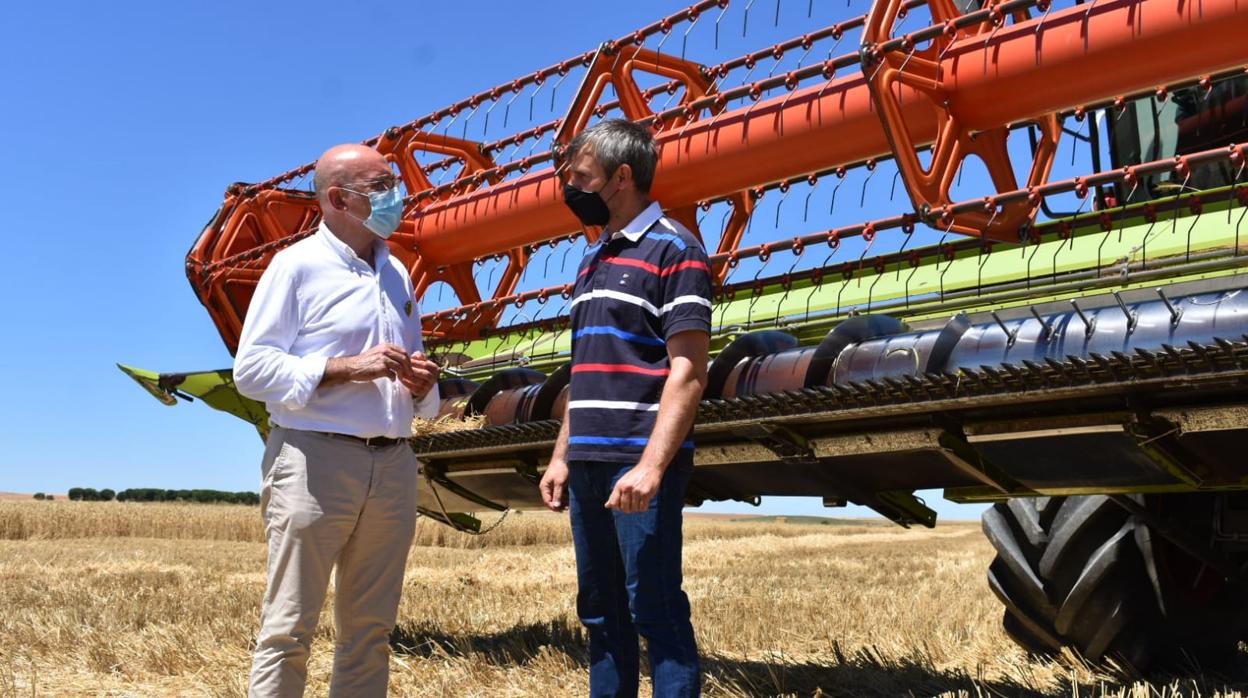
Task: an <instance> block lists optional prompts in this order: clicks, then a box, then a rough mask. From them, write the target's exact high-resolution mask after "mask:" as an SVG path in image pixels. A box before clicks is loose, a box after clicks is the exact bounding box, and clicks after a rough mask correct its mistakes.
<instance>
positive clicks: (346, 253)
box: [316, 221, 390, 269]
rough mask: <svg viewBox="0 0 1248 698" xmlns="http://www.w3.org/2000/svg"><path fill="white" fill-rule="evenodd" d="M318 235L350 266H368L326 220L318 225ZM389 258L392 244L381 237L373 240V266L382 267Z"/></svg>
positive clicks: (375, 267)
mask: <svg viewBox="0 0 1248 698" xmlns="http://www.w3.org/2000/svg"><path fill="white" fill-rule="evenodd" d="M316 235H317V237H319V238H320V239H321V241H322V242H324V243H325V245H326V246H328V247H329V249H330V250H331V251H333V253H334V254H335V255H337V256H338V258H339V259H341V260H342V261H343V262H344V263H345V264H346V265H347V266H348V267H352V266H362V267H365V268H368V262H365V261H364V260H363V259H360V256H359V255H358V254H356V253H355V250H353V249H351V246H350V245H348V244H347V243H345V242H343V241H342V240H341V239H340V238H339V237H338V236H337V235H334V233H333V231H331V230H330V229H329V226H327V225H325V221H321V224H320V225H319V226H318V227H317V230H316ZM389 258H390V246H389V245H387V244H386V243H385V242H383V241H382V240H381V239H380V238H377V239H375V240H373V268H374V269H380V268H381V267H382V265H383V264H385V263H386V260H388V259H389Z"/></svg>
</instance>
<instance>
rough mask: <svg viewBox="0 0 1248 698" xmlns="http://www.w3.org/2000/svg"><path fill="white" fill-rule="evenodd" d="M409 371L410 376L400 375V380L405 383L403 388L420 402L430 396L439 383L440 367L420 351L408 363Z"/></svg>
mask: <svg viewBox="0 0 1248 698" xmlns="http://www.w3.org/2000/svg"><path fill="white" fill-rule="evenodd" d="M408 369H409V371H408V374H407V375H406V376H404V375H400V376H399V380H401V381H403V386H404V387H405V388H407V391H408V392H409V393H411V394H412V397H414V398H416V399H417V400H419V399H421V398H423V397H425V395H427V394H429V391H430V390H432V389H433V386H434V384H435V383H437V382H438V365H437V364H436V363H434V362H432V361H430V360H429V359H428V357H426V356H425V354H424V352H420V351H418V352H416V353H415V354H412V356H411V359H410V360H409V361H408Z"/></svg>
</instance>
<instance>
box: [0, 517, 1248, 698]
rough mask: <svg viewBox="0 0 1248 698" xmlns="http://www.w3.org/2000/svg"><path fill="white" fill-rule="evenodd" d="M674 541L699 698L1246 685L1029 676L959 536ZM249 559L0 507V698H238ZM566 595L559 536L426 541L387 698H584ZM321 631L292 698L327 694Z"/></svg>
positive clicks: (1070, 661) (512, 532)
mask: <svg viewBox="0 0 1248 698" xmlns="http://www.w3.org/2000/svg"><path fill="white" fill-rule="evenodd" d="M686 531H687V539H688V540H687V544H686V552H685V570H686V589H687V590H688V592H689V595H690V597H691V599H692V602H693V608H694V622H695V624H696V626H697V629H698V640H699V643H700V645H701V649H702V653H703V657H704V671H705V675H706V678H705V688H706V694H707V695H708V696H788V695H793V696H810V695H826V696H929V695H951V696H983V695H1001V696H1132V697H1135V696H1140V697H1143V696H1164V697H1169V696H1240V695H1244V694H1242V693H1241V691H1244V690H1245V687H1246V686H1248V682H1246V681H1244V679H1243V678H1242V677H1243V676H1244V674H1245V671H1244V667H1245V665H1248V661H1246V660H1245V658H1244V657H1245V655H1248V653H1241V659H1240V662H1239V664H1238V665H1237V666H1236V667H1234V668H1233V670H1234V671H1235V674H1234V675H1231V676H1215V675H1201V674H1199V673H1196V672H1193V675H1189V676H1180V677H1164V678H1156V677H1155V678H1154V679H1153V682H1152V683H1145V682H1142V681H1131V680H1127V681H1126V682H1125V683H1124V682H1122V681H1120V680H1115V679H1113V678H1111V675H1110V674H1109V673H1108V672H1107V671H1106V670H1105V669H1104V668H1103V667H1099V668H1098V667H1090V666H1087V665H1085V664H1083V663H1082V662H1080V661H1079V660H1078V658H1075V657H1064V658H1060V659H1058V660H1057V661H1051V660H1041V659H1037V658H1029V657H1027V656H1026V655H1024V654H1023V653H1021V652H1020V651H1019V650H1017V649H1016V648H1015V647H1014V646H1013V645H1012V644H1011V643H1010V642H1009V641H1008V640H1007V639H1006V637H1005V636H1004V635H1003V634H1002V633H1001V632H1000V630H999V629H998V617H999V613H1000V611H999V609H998V606H997V604H996V602H995V600H994V599H993V598H992V597H991V593H990V592H989V591H988V590H987V586H986V584H985V582H984V570H985V569H986V567H987V565H988V562H989V560H990V559H991V551H990V548H989V546H988V544H987V543H986V542H985V541H984V539H983V537H982V535H981V534H980V532H979V527H978V525H977V524H975V523H951V524H942V525H941V526H940V527H938V528H937V529H935V530H934V531H905V530H902V529H899V528H896V527H891V526H886V525H879V524H870V523H838V524H835V525H807V524H797V523H776V522H749V521H743V522H735V521H725V520H721V519H708V518H690V519H689V521H688V522H687V525H686ZM261 540H262V532H261V527H260V522H259V511H258V509H256V508H253V507H244V506H234V505H220V506H213V505H175V504H121V503H116V502H107V503H78V502H61V501H58V502H12V501H8V502H0V697H3V696H165V695H176V696H182V695H186V696H240V695H243V693H244V691H245V675H246V671H247V668H248V665H249V658H250V650H251V645H252V640H253V635H254V633H255V629H256V619H257V614H258V609H259V603H260V598H261V595H262V592H263V589H264V578H263V575H262V572H261V571H262V570H263V568H264V556H265V547H264V545H263V543H262V542H261ZM574 589H575V577H574V573H573V556H572V550H571V547H570V544H569V534H568V530H567V522H566V520H564V519H563V518H562V517H559V516H554V515H545V514H532V513H526V514H523V515H513V516H512V517H511V518H510V519H509V520H507V521H506V522H505V523H504V524H503V525H502V526H501V527H500V528H499V529H498V530H497V531H496V532H495V533H493V534H491V535H489V536H485V537H481V538H470V537H466V536H463V535H461V534H457V533H454V532H452V531H449V530H447V529H445V528H443V527H441V526H439V525H437V524H435V523H432V522H429V521H422V522H421V524H420V528H419V532H418V540H417V543H416V546H415V547H414V548H413V549H412V551H411V556H410V560H409V563H408V568H407V580H406V587H405V590H404V595H403V602H402V606H401V608H400V611H399V627H398V628H397V629H396V631H395V634H394V638H393V646H394V648H395V653H394V658H393V659H392V673H391V694H392V695H398V696H456V697H458V696H577V695H584V694H585V693H586V688H587V675H586V669H585V666H586V665H585V662H586V652H585V649H584V643H583V639H582V636H581V634H580V626H579V625H578V624H577V622H576V618H575V615H574V606H573V595H574ZM327 608H328V607H327ZM330 619H331V616H330V613H329V612H328V610H327V611H326V613H325V614H323V616H322V625H321V628H320V630H318V637H317V640H316V643H315V645H314V647H313V654H312V660H311V665H310V684H309V692H308V695H324V692H325V690H326V686H327V680H328V672H329V664H330V652H331V646H332V643H333V630H332V623H331V620H330ZM1233 676H1238V677H1240V678H1238V679H1236V678H1233Z"/></svg>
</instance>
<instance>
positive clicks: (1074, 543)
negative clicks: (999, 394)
mask: <svg viewBox="0 0 1248 698" xmlns="http://www.w3.org/2000/svg"><path fill="white" fill-rule="evenodd" d="M1201 497H1202V496H1201V495H1168V496H1165V497H1162V496H1152V497H1150V498H1148V501H1146V498H1145V497H1142V496H1136V497H1134V498H1135V499H1136V501H1137V502H1140V503H1144V504H1146V506H1148V507H1149V508H1150V510H1154V509H1159V508H1162V507H1164V508H1165V509H1166V510H1167V511H1169V512H1170V513H1171V515H1172V516H1178V517H1180V519H1181V520H1183V521H1184V522H1185V523H1190V524H1191V525H1192V526H1202V525H1203V526H1208V525H1210V523H1209V522H1211V521H1212V515H1211V512H1212V508H1211V503H1212V499H1211V498H1208V497H1204V498H1203V499H1202V498H1201ZM1175 503H1177V505H1176V504H1175ZM983 529H984V533H985V534H986V535H987V536H988V540H989V541H990V542H991V543H992V546H993V547H994V548H995V549H996V552H997V556H996V558H995V559H994V560H993V562H992V565H991V566H990V567H989V568H988V585H989V587H990V588H991V589H992V591H993V593H994V594H996V596H997V598H998V599H1000V600H1001V602H1002V603H1003V604H1004V605H1005V613H1004V618H1003V619H1002V626H1003V628H1004V629H1005V632H1006V633H1007V634H1008V635H1009V636H1010V637H1011V638H1012V639H1013V640H1014V641H1015V642H1016V643H1018V644H1019V645H1020V646H1021V647H1023V649H1025V650H1027V651H1029V652H1032V653H1035V654H1053V653H1056V652H1058V651H1060V650H1061V649H1062V648H1063V647H1070V648H1072V649H1074V650H1075V651H1077V652H1078V653H1079V654H1080V655H1082V656H1083V657H1085V658H1087V659H1090V660H1093V661H1101V660H1105V659H1112V660H1113V661H1114V662H1116V663H1117V664H1118V665H1119V666H1121V667H1122V668H1123V669H1125V670H1128V671H1134V672H1144V671H1147V670H1148V669H1149V668H1152V667H1157V666H1159V665H1173V664H1176V663H1179V662H1186V663H1188V664H1197V665H1200V666H1207V665H1216V664H1219V663H1221V662H1223V661H1225V660H1226V659H1228V658H1229V657H1231V656H1232V655H1233V654H1234V652H1235V649H1236V643H1237V642H1238V640H1239V637H1240V636H1241V634H1242V633H1241V631H1242V629H1243V627H1244V626H1243V624H1242V622H1241V619H1240V616H1241V615H1242V613H1241V611H1240V609H1239V606H1240V605H1242V604H1238V603H1237V600H1238V596H1237V590H1236V589H1235V588H1233V587H1232V586H1231V585H1230V583H1228V582H1225V581H1224V580H1222V579H1221V578H1220V577H1219V576H1218V575H1217V574H1216V573H1213V572H1212V571H1211V570H1207V569H1204V570H1202V569H1201V568H1202V567H1203V565H1201V564H1200V563H1199V562H1198V561H1196V560H1194V559H1192V558H1191V557H1189V556H1187V555H1186V554H1184V553H1182V552H1180V551H1178V549H1177V548H1175V547H1174V546H1173V545H1171V544H1170V543H1168V542H1167V541H1165V540H1164V539H1162V538H1161V537H1160V536H1159V535H1157V534H1156V533H1155V532H1153V531H1152V530H1151V529H1150V528H1149V527H1148V526H1147V525H1145V524H1144V523H1143V522H1142V521H1141V520H1140V519H1139V518H1138V517H1136V516H1133V515H1132V514H1130V513H1129V512H1127V510H1126V509H1124V508H1123V507H1122V506H1120V505H1118V504H1117V503H1115V502H1114V501H1113V500H1111V499H1110V498H1108V497H1106V496H1104V495H1091V496H1078V497H1036V498H1017V499H1011V500H1009V501H1008V502H1004V503H1000V504H996V505H994V506H993V507H992V508H991V509H989V510H988V511H987V512H985V513H984V516H983ZM1206 540H1207V538H1206ZM1195 586H1203V590H1202V591H1201V593H1199V594H1192V593H1191V591H1190V590H1191V589H1192V588H1194V587H1195Z"/></svg>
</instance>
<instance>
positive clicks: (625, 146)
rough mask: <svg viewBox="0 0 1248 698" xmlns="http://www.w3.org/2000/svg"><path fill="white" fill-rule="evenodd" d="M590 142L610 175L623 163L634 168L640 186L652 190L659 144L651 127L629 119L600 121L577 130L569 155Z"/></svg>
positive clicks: (595, 156) (643, 189)
mask: <svg viewBox="0 0 1248 698" xmlns="http://www.w3.org/2000/svg"><path fill="white" fill-rule="evenodd" d="M586 146H588V147H589V149H590V151H591V152H592V153H593V154H594V159H595V160H597V161H598V164H599V165H602V169H604V170H606V171H607V175H608V176H610V175H611V174H612V173H613V172H615V171H616V169H618V168H619V166H620V165H628V167H629V169H630V170H632V171H633V181H634V182H636V183H637V188H638V189H639V190H641V191H643V192H646V193H649V191H650V184H651V183H653V182H654V170H655V167H656V166H657V165H658V163H659V145H658V143H656V142H655V140H654V135H653V134H651V133H650V129H648V128H646V127H645V126H641V125H640V124H635V123H633V122H632V121H629V120H627V119H607V120H606V121H599V122H598V123H596V124H594V125H593V126H590V127H589V128H587V129H585V130H584V131H581V132H580V133H578V134H576V137H575V138H573V139H572V142H571V143H569V144H568V149H567V153H566V157H567V158H568V159H571V158H573V157H576V154H577V153H579V152H580V151H581V149H582V148H584V147H586Z"/></svg>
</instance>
